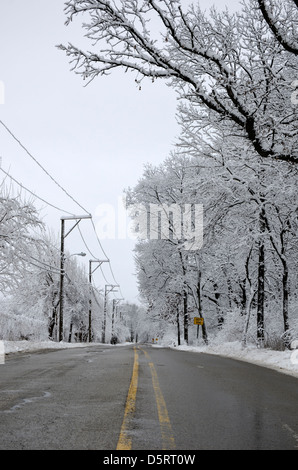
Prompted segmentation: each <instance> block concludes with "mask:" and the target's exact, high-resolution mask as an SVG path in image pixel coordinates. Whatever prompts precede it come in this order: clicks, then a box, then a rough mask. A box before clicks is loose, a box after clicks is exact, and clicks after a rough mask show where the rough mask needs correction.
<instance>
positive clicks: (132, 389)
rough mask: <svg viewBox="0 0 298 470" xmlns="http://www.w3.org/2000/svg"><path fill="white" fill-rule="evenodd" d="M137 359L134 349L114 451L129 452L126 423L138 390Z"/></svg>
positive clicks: (133, 408) (133, 406) (131, 412)
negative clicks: (121, 420) (130, 375)
mask: <svg viewBox="0 0 298 470" xmlns="http://www.w3.org/2000/svg"><path fill="white" fill-rule="evenodd" d="M138 374H139V359H138V353H137V349H136V348H135V347H134V365H133V371H132V378H131V382H130V386H129V390H128V395H127V399H126V405H125V411H124V418H123V422H122V426H121V431H120V435H119V440H118V444H117V447H116V450H131V447H132V440H131V438H130V437H129V435H128V423H129V420H130V418H131V417H132V415H133V413H134V412H135V407H136V396H137V389H138Z"/></svg>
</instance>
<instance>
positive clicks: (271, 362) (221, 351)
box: [173, 341, 298, 378]
mask: <svg viewBox="0 0 298 470" xmlns="http://www.w3.org/2000/svg"><path fill="white" fill-rule="evenodd" d="M173 349H177V350H180V351H192V352H198V353H205V354H215V355H218V356H224V357H229V358H231V359H237V360H240V361H246V362H250V363H252V364H256V365H259V366H262V367H270V368H271V369H275V370H277V371H279V372H282V373H284V374H289V375H293V376H294V377H297V378H298V350H295V351H289V350H286V351H273V350H272V349H260V348H257V347H256V346H254V345H247V346H246V347H245V348H244V347H243V346H242V344H241V342H239V341H235V342H231V343H223V344H221V345H218V344H217V345H210V346H185V345H184V346H176V347H175V348H173Z"/></svg>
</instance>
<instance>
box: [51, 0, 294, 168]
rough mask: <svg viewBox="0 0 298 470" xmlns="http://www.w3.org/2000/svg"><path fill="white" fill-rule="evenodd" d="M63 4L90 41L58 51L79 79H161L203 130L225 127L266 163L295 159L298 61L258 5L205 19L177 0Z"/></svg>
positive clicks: (249, 3)
mask: <svg viewBox="0 0 298 470" xmlns="http://www.w3.org/2000/svg"><path fill="white" fill-rule="evenodd" d="M66 5H67V6H66V13H67V16H68V18H67V23H70V22H71V21H72V20H73V19H74V17H75V16H78V15H81V14H84V18H85V22H84V24H83V27H84V29H85V31H86V34H85V35H86V37H87V38H89V39H90V40H91V41H92V43H93V48H92V50H91V51H88V52H87V51H84V50H82V49H80V48H78V47H76V46H75V45H72V44H69V45H68V46H62V45H61V46H60V47H61V48H62V49H63V50H65V51H66V53H67V55H68V56H69V57H70V59H71V62H72V63H73V68H74V69H75V70H76V71H77V72H78V73H80V74H81V75H82V76H83V77H84V79H88V80H93V79H94V78H95V77H97V76H98V75H102V74H106V73H108V72H111V71H112V70H113V69H117V68H122V69H124V70H132V71H135V72H136V80H137V81H141V79H142V78H143V77H150V78H151V79H153V80H155V79H157V78H162V79H166V80H168V82H169V83H170V84H171V86H173V87H174V88H175V89H176V90H177V92H178V94H179V97H180V98H183V99H184V100H185V101H186V102H187V103H189V104H191V105H192V106H195V107H197V108H198V114H199V115H200V121H201V123H202V128H204V127H205V126H206V125H208V126H213V127H217V126H218V125H221V126H225V127H227V128H229V129H230V131H231V132H234V133H237V134H240V135H242V136H243V137H244V138H245V139H247V141H248V142H249V143H250V145H251V146H252V147H253V148H254V150H255V151H256V152H257V153H258V154H259V155H260V156H261V157H262V158H264V159H268V158H272V159H274V160H282V161H287V162H291V163H297V162H298V154H297V142H298V136H297V117H298V114H297V113H298V111H297V109H296V107H294V106H291V91H290V90H291V83H292V81H293V77H295V75H296V74H297V69H298V64H297V59H296V57H295V56H294V55H293V54H290V53H288V52H287V51H286V50H285V49H284V48H283V47H282V46H281V44H280V43H279V41H278V40H277V39H276V37H275V36H274V35H272V34H269V26H268V24H267V22H266V20H265V18H264V16H263V15H262V12H261V11H260V8H259V4H258V2H257V0H247V1H246V2H245V3H244V5H243V9H242V11H241V12H240V13H238V14H235V15H232V14H230V13H229V12H228V11H227V10H226V11H224V12H217V11H216V10H215V9H212V10H211V11H210V14H209V15H208V16H207V15H206V14H205V13H204V12H203V11H202V10H201V9H200V7H199V6H197V5H196V6H194V5H191V6H190V7H189V8H188V9H187V10H186V11H183V9H182V7H181V2H180V1H179V0H161V1H159V2H156V1H154V0H143V1H141V2H138V1H131V0H118V1H115V2H108V1H106V0H98V1H96V2H94V1H92V0H69V1H68V2H67V3H66ZM287 11H288V10H287ZM153 19H154V23H153ZM289 22H290V24H291V25H292V23H293V21H292V18H291V17H289ZM156 25H158V26H156ZM293 27H294V26H293ZM292 29H293V28H292Z"/></svg>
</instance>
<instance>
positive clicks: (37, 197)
mask: <svg viewBox="0 0 298 470" xmlns="http://www.w3.org/2000/svg"><path fill="white" fill-rule="evenodd" d="M0 171H2V173H4V174H5V175H6V176H8V177H9V178H10V179H11V180H12V181H13V182H14V183H16V184H17V185H18V186H20V187H21V188H22V189H24V190H25V191H27V192H28V193H30V194H31V195H32V196H34V197H35V198H36V199H39V200H40V201H42V202H44V203H45V204H47V205H48V206H50V207H53V208H54V209H57V210H59V211H61V212H64V213H67V214H68V215H74V214H72V213H71V212H68V211H65V210H64V209H61V208H60V207H58V206H55V205H54V204H52V203H51V202H48V201H46V200H45V199H43V198H42V197H40V196H38V194H36V193H34V192H33V191H31V190H30V189H28V188H26V186H24V185H23V183H20V182H19V181H18V180H17V179H16V178H14V177H13V176H11V174H10V173H8V172H7V171H5V170H3V168H1V167H0Z"/></svg>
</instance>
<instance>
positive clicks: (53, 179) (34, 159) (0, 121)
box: [0, 119, 124, 297]
mask: <svg viewBox="0 0 298 470" xmlns="http://www.w3.org/2000/svg"><path fill="white" fill-rule="evenodd" d="M0 124H1V125H2V126H3V127H4V129H6V131H7V132H8V133H9V134H10V135H11V137H12V138H13V139H14V140H15V141H16V142H17V143H18V144H19V145H20V147H21V148H22V149H23V150H24V151H25V152H26V154H27V155H28V156H29V157H30V158H31V159H32V160H33V161H34V162H35V163H36V164H37V165H38V166H39V167H40V168H41V169H42V170H43V172H44V173H45V174H46V175H47V176H48V177H49V178H50V179H51V180H52V181H53V182H54V183H55V184H56V185H57V186H58V187H59V188H60V189H61V190H62V191H63V192H64V193H65V194H66V195H67V196H68V197H69V198H70V199H71V200H72V201H73V202H74V203H75V204H76V205H78V206H79V207H80V208H81V209H82V210H83V211H84V212H85V213H86V214H88V215H90V212H89V211H88V210H87V209H85V207H83V206H82V205H81V204H80V203H79V202H78V201H77V200H76V199H75V198H74V197H73V196H72V195H71V194H69V192H68V191H67V190H66V189H65V188H64V187H63V186H61V185H60V184H59V183H58V182H57V181H56V179H55V178H53V177H52V175H51V174H50V173H49V172H48V171H47V170H46V169H45V168H44V166H43V165H41V164H40V163H39V161H38V160H37V159H36V158H35V157H34V156H33V155H32V153H31V152H29V150H28V149H27V148H26V147H25V145H23V144H22V142H21V141H20V140H19V139H18V138H17V137H16V136H15V134H14V133H13V132H12V131H11V130H10V129H9V128H8V127H7V126H6V124H5V123H4V122H3V121H2V120H1V119H0ZM0 169H1V171H3V173H4V174H6V175H7V176H8V177H10V178H11V180H13V181H15V182H16V183H17V184H18V185H20V186H21V187H22V188H23V189H25V190H26V191H28V192H29V193H30V194H32V195H33V196H34V197H37V198H38V199H40V200H42V201H43V202H44V203H45V204H48V205H49V206H51V207H53V208H55V209H57V210H59V211H62V209H61V208H59V207H57V206H54V205H53V204H51V203H49V202H48V201H46V200H45V199H43V198H41V197H39V196H37V195H36V194H35V193H33V192H32V191H30V190H29V189H27V188H25V187H24V186H23V185H22V184H21V183H19V182H18V181H17V180H16V179H15V178H13V177H12V176H11V175H10V174H9V173H7V172H5V170H3V169H2V168H0ZM63 212H65V213H67V214H69V215H74V214H72V213H70V212H68V211H64V210H63ZM90 220H91V223H92V227H93V230H94V233H95V236H96V239H97V242H98V244H99V246H100V248H101V250H102V252H103V254H104V255H105V257H106V258H107V260H108V263H109V267H110V271H111V274H112V277H113V280H114V282H115V284H116V285H118V282H117V280H116V277H115V275H114V272H113V269H112V266H111V262H110V260H109V257H108V256H107V254H106V252H105V250H104V248H103V246H102V243H101V241H100V240H99V237H98V234H97V232H96V227H95V224H94V221H93V219H92V217H91V219H90ZM77 227H78V226H77ZM78 229H79V232H80V234H81V237H82V240H83V242H84V244H85V246H86V249H87V251H88V252H89V254H90V255H91V256H92V257H93V258H96V256H94V254H92V252H91V250H90V249H89V247H88V245H87V243H86V241H85V239H84V237H83V236H82V233H81V230H80V228H79V227H78ZM101 272H102V274H103V271H102V269H101ZM103 276H104V274H103ZM104 279H105V281H106V282H108V281H107V280H106V277H105V276H104ZM119 290H120V293H121V295H122V297H124V296H123V294H122V292H121V289H120V286H119Z"/></svg>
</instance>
